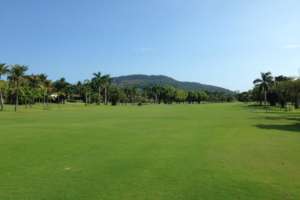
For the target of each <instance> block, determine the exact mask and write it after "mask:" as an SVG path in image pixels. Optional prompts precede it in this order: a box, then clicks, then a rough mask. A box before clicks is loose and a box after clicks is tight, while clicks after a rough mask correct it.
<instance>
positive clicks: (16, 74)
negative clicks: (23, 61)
mask: <svg viewBox="0 0 300 200" xmlns="http://www.w3.org/2000/svg"><path fill="white" fill-rule="evenodd" d="M27 69H28V67H27V66H25V65H18V64H16V65H12V67H11V70H10V74H9V79H10V80H11V81H12V82H13V85H14V88H15V111H17V107H18V105H19V90H20V82H21V80H22V79H23V77H24V75H25V72H26V71H27Z"/></svg>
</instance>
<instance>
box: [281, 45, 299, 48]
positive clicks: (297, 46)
mask: <svg viewBox="0 0 300 200" xmlns="http://www.w3.org/2000/svg"><path fill="white" fill-rule="evenodd" d="M284 48H285V49H299V48H300V44H288V45H285V46H284Z"/></svg>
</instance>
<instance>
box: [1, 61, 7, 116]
mask: <svg viewBox="0 0 300 200" xmlns="http://www.w3.org/2000/svg"><path fill="white" fill-rule="evenodd" d="M8 72H9V69H8V66H7V65H6V64H5V63H0V81H1V76H3V75H6V74H7V73H8ZM0 104H1V111H3V109H4V100H3V94H2V88H0Z"/></svg>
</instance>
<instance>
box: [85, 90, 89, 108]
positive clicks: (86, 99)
mask: <svg viewBox="0 0 300 200" xmlns="http://www.w3.org/2000/svg"><path fill="white" fill-rule="evenodd" d="M87 101H88V98H87V92H86V93H85V105H86V106H87V103H88V102H87Z"/></svg>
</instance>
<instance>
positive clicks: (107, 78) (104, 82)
mask: <svg viewBox="0 0 300 200" xmlns="http://www.w3.org/2000/svg"><path fill="white" fill-rule="evenodd" d="M111 80H112V79H111V78H110V76H109V75H104V76H102V77H101V85H102V87H103V88H104V104H105V105H107V97H108V87H109V85H110V84H111Z"/></svg>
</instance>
